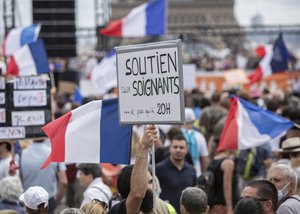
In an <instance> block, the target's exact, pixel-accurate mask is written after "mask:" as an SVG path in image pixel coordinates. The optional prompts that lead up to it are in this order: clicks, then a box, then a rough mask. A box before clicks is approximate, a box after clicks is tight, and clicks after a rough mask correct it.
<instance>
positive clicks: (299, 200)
mask: <svg viewBox="0 0 300 214" xmlns="http://www.w3.org/2000/svg"><path fill="white" fill-rule="evenodd" d="M289 198H292V199H295V200H297V201H298V202H299V203H300V199H299V198H296V197H293V196H290V197H288V198H287V199H289ZM287 199H286V200H287Z"/></svg>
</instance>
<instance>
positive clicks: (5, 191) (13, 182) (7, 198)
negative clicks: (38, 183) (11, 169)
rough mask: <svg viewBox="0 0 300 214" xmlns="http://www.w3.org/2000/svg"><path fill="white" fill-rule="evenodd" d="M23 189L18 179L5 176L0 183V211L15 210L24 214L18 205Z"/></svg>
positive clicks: (23, 210) (21, 207)
mask: <svg viewBox="0 0 300 214" xmlns="http://www.w3.org/2000/svg"><path fill="white" fill-rule="evenodd" d="M22 192H23V187H22V184H21V180H20V178H19V177H12V176H7V177H5V178H3V179H2V180H1V181H0V198H1V200H0V210H15V211H17V212H18V213H20V214H25V208H24V207H23V206H21V204H20V203H19V197H20V195H21V194H22Z"/></svg>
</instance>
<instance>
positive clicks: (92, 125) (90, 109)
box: [41, 99, 131, 168]
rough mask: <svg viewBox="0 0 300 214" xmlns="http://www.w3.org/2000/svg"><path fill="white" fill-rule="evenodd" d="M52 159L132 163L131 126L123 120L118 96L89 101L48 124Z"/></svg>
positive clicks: (47, 162)
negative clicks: (123, 123) (120, 116)
mask: <svg viewBox="0 0 300 214" xmlns="http://www.w3.org/2000/svg"><path fill="white" fill-rule="evenodd" d="M42 130H43V131H44V132H45V133H46V135H47V136H48V137H49V139H50V141H51V154H50V156H49V157H48V159H47V160H46V162H45V163H44V164H43V165H42V167H41V168H45V167H46V166H48V165H49V164H50V163H51V162H71V163H114V164H129V162H130V149H131V147H130V145H131V126H130V125H124V126H120V124H119V114H118V99H108V100H97V101H92V102H89V103H87V104H85V105H83V106H81V107H78V108H76V109H75V110H73V111H71V112H69V113H67V114H65V115H63V116H62V117H60V118H58V119H56V120H54V121H52V122H51V123H48V124H47V125H45V126H44V127H43V128H42Z"/></svg>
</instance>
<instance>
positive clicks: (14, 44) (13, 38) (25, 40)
mask: <svg viewBox="0 0 300 214" xmlns="http://www.w3.org/2000/svg"><path fill="white" fill-rule="evenodd" d="M40 30H41V25H31V26H28V27H19V28H13V29H12V30H10V31H9V33H8V34H7V36H6V38H5V39H4V42H3V44H2V53H3V55H4V56H10V55H12V54H13V53H14V52H15V51H17V50H18V49H20V48H21V47H22V46H23V45H26V44H30V43H32V42H35V41H36V40H37V38H38V35H39V33H40Z"/></svg>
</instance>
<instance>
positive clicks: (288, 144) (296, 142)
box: [281, 137, 300, 153]
mask: <svg viewBox="0 0 300 214" xmlns="http://www.w3.org/2000/svg"><path fill="white" fill-rule="evenodd" d="M281 148H282V152H286V153H287V152H300V137H291V138H288V139H286V140H285V141H283V142H282V147H281Z"/></svg>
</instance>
